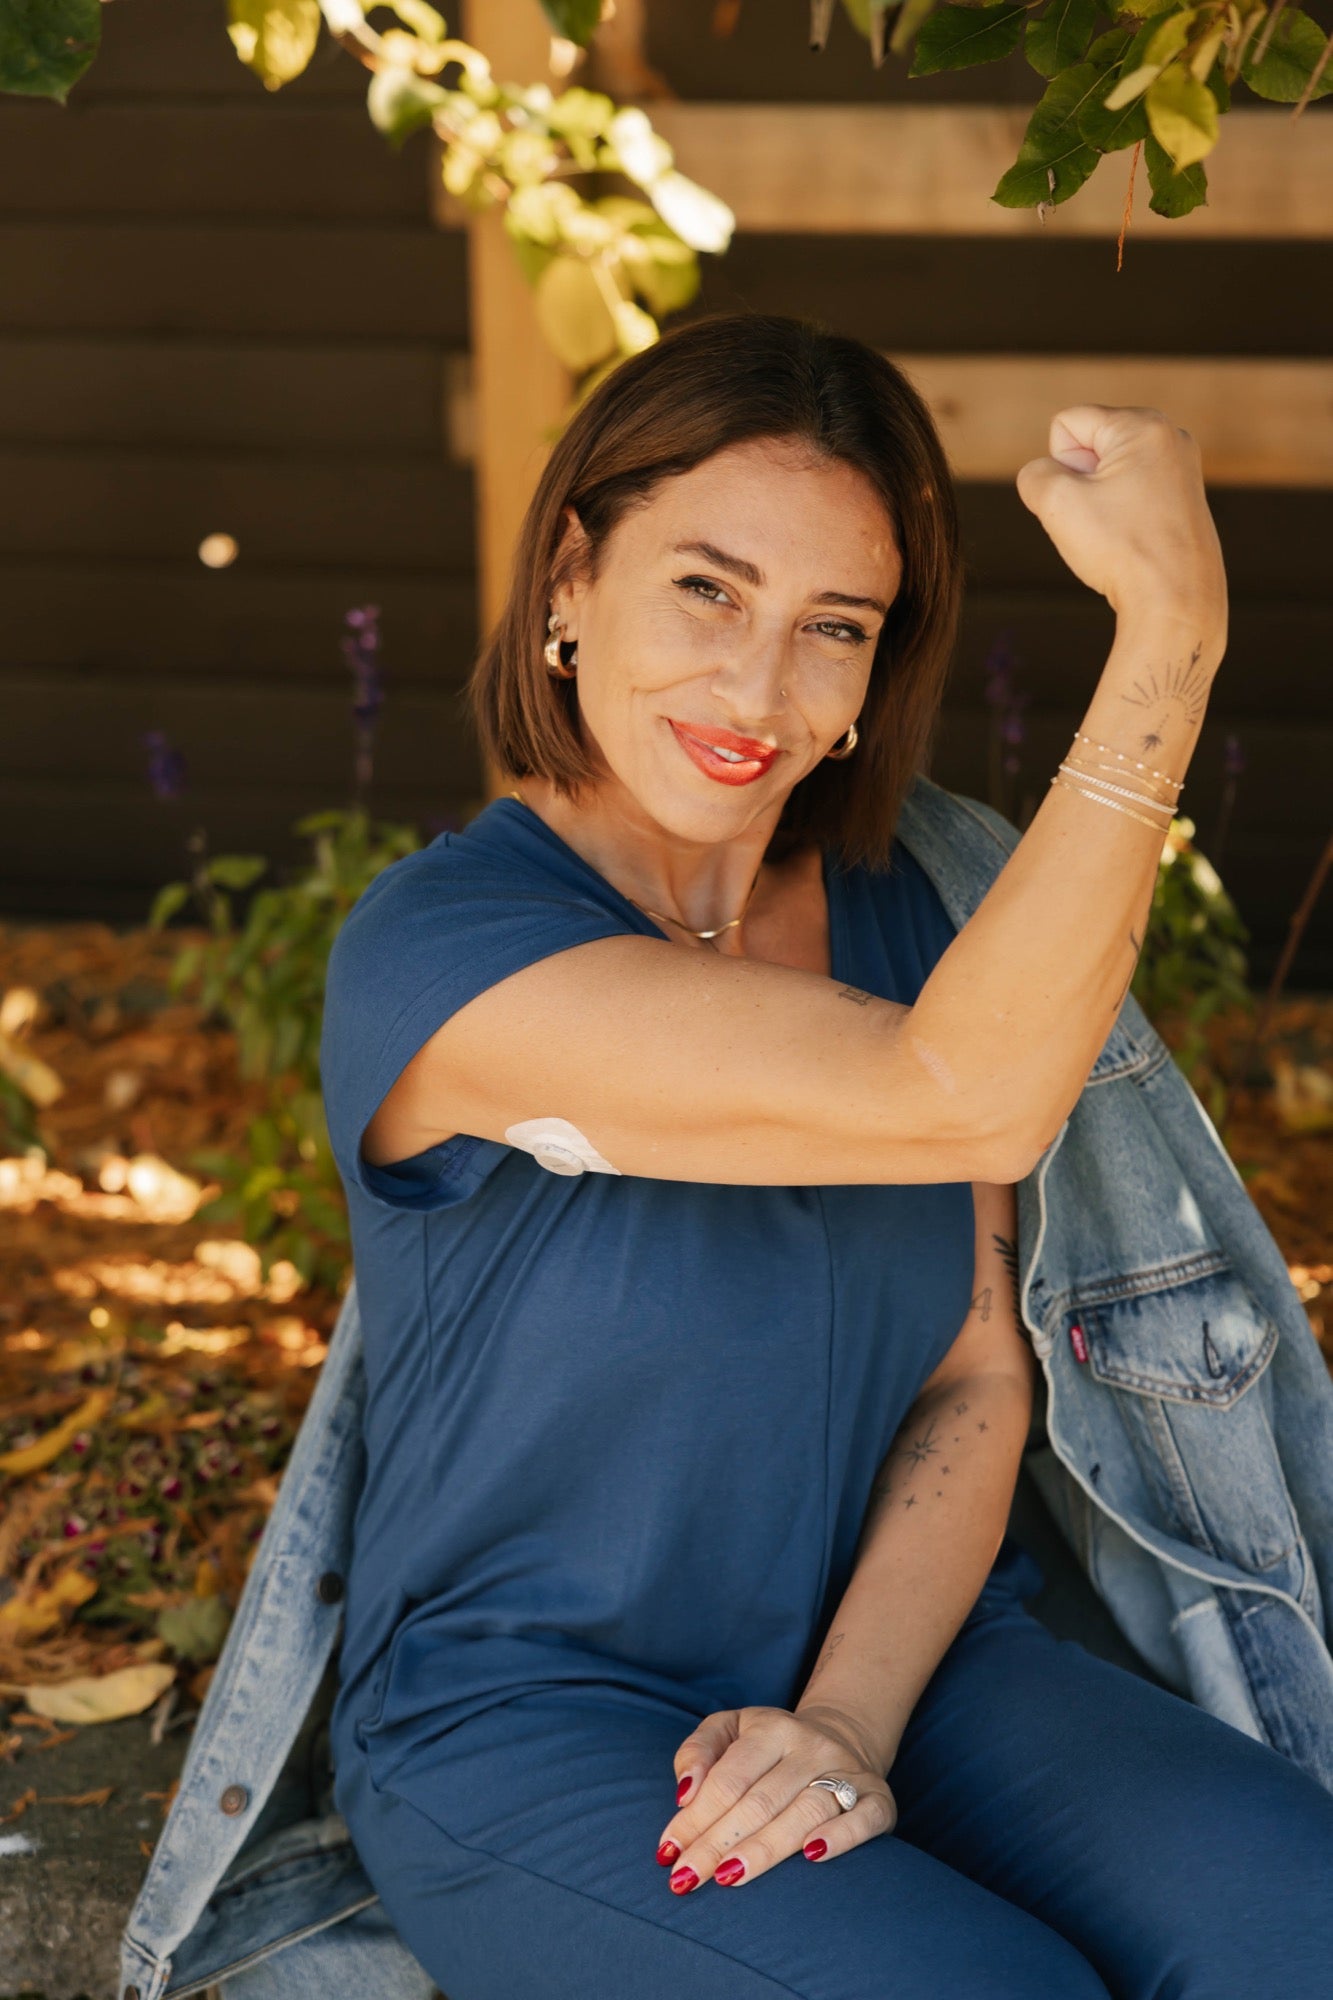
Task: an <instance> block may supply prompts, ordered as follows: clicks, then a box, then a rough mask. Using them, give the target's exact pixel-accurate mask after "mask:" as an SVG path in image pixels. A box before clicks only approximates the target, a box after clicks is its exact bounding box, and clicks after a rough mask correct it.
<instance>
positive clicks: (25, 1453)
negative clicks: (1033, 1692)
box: [0, 1389, 115, 1479]
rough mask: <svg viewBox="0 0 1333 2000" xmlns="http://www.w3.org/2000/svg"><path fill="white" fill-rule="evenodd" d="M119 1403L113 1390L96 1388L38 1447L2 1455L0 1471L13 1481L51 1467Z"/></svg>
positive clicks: (39, 1442) (26, 1447)
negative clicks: (53, 1461)
mask: <svg viewBox="0 0 1333 2000" xmlns="http://www.w3.org/2000/svg"><path fill="white" fill-rule="evenodd" d="M114 1401H115V1392H114V1391H113V1390H111V1389H94V1390H93V1392H92V1394H91V1396H85V1397H84V1400H83V1401H82V1402H81V1403H80V1404H79V1407H78V1409H77V1410H71V1412H70V1414H69V1415H68V1416H67V1417H66V1418H65V1420H64V1422H63V1423H59V1424H57V1425H56V1426H55V1428H54V1429H53V1430H49V1431H47V1433H46V1435H45V1436H44V1437H39V1438H38V1440H37V1442H36V1443H35V1444H29V1445H24V1446H22V1447H21V1449H20V1450H18V1451H7V1452H4V1453H3V1454H0V1472H7V1473H8V1474H9V1476H10V1478H11V1479H22V1478H23V1476H24V1474H25V1473H29V1472H38V1471H40V1470H41V1468H42V1466H44V1465H49V1464H50V1463H51V1460H52V1459H53V1458H59V1456H60V1454H61V1452H62V1451H63V1450H64V1449H65V1446H66V1445H67V1444H69V1443H70V1441H71V1440H72V1439H73V1438H76V1437H77V1436H78V1434H79V1432H80V1431H87V1430H91V1429H92V1427H93V1425H94V1424H95V1423H96V1422H97V1420H98V1418H99V1417H101V1416H102V1415H103V1413H104V1412H105V1411H106V1410H107V1409H109V1408H110V1406H111V1404H112V1403H113V1402H114Z"/></svg>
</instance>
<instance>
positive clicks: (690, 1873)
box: [671, 1868, 699, 1896]
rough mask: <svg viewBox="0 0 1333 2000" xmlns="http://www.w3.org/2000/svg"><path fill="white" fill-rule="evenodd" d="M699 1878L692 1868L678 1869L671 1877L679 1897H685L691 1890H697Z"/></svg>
mask: <svg viewBox="0 0 1333 2000" xmlns="http://www.w3.org/2000/svg"><path fill="white" fill-rule="evenodd" d="M698 1886H699V1877H698V1876H697V1875H696V1874H695V1872H694V1870H693V1869H692V1868H678V1869H677V1870H676V1872H675V1874H674V1875H673V1876H672V1877H671V1887H672V1890H673V1892H674V1894H676V1895H677V1896H683V1895H684V1894H685V1893H686V1891H687V1890H689V1889H697V1888H698Z"/></svg>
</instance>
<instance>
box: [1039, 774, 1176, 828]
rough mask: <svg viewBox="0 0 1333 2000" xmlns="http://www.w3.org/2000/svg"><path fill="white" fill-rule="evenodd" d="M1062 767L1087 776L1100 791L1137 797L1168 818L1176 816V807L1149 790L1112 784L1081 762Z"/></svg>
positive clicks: (1142, 802) (1121, 796) (1126, 796)
mask: <svg viewBox="0 0 1333 2000" xmlns="http://www.w3.org/2000/svg"><path fill="white" fill-rule="evenodd" d="M1060 769H1061V770H1062V771H1073V772H1075V773H1076V774H1077V775H1078V776H1079V777H1082V778H1086V780H1087V782H1088V783H1089V784H1090V785H1096V786H1097V787H1098V789H1099V790H1100V791H1103V792H1114V793H1115V794H1116V796H1117V798H1122V799H1137V800H1138V801H1139V803H1140V805H1145V806H1151V807H1152V809H1153V811H1154V812H1164V813H1165V814H1166V816H1167V819H1168V820H1171V819H1174V818H1175V807H1174V806H1172V805H1170V804H1168V802H1167V801H1166V800H1165V799H1155V798H1153V797H1151V796H1150V794H1148V793H1147V792H1133V791H1130V790H1129V789H1128V788H1127V787H1126V786H1124V785H1112V784H1110V783H1108V782H1107V780H1106V779H1105V778H1094V777H1093V776H1092V774H1091V772H1090V771H1085V770H1084V769H1083V767H1082V766H1081V765H1080V764H1061V766H1060Z"/></svg>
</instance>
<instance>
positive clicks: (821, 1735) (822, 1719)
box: [657, 1707, 898, 1894]
mask: <svg viewBox="0 0 1333 2000" xmlns="http://www.w3.org/2000/svg"><path fill="white" fill-rule="evenodd" d="M870 1760H871V1752H870V1751H869V1749H868V1747H867V1746H866V1745H865V1744H864V1743H862V1742H861V1741H860V1740H859V1739H858V1734H857V1730H856V1726H855V1724H854V1723H852V1722H851V1721H850V1720H849V1719H848V1718H846V1717H844V1716H842V1715H841V1714H840V1713H839V1712H838V1711H837V1710H836V1709H816V1708H814V1707H807V1708H803V1709H802V1710H801V1712H800V1713H799V1714H794V1713H793V1712H792V1711H791V1710H790V1709H785V1708H727V1709H722V1710H719V1711H718V1713H717V1714H715V1715H706V1716H705V1717H704V1719H703V1721H702V1722H701V1723H700V1724H699V1727H698V1728H697V1729H696V1730H694V1731H692V1732H691V1734H690V1735H689V1736H687V1737H686V1738H685V1741H684V1742H683V1743H682V1744H681V1746H680V1748H679V1749H678V1750H677V1752H676V1755H675V1760H674V1762H675V1771H676V1777H677V1779H684V1778H685V1777H687V1776H690V1777H692V1778H693V1781H694V1782H693V1783H692V1784H691V1786H690V1788H689V1790H688V1791H687V1792H686V1793H685V1795H684V1802H683V1804H682V1807H681V1810H680V1811H679V1812H678V1813H677V1814H676V1815H675V1817H674V1818H673V1819H670V1820H668V1822H667V1824H666V1827H665V1829H664V1831H663V1834H662V1844H661V1845H660V1846H659V1848H658V1851H657V1858H658V1860H659V1861H660V1862H661V1863H662V1865H663V1866H664V1867H666V1866H670V1868H671V1886H672V1888H673V1889H674V1890H676V1891H677V1893H679V1894H685V1893H686V1892H688V1891H689V1890H691V1889H693V1888H695V1887H696V1886H698V1884H700V1883H703V1882H706V1881H707V1880H708V1878H709V1876H710V1875H711V1876H715V1877H717V1879H718V1880H719V1881H720V1882H721V1883H723V1884H724V1885H726V1886H730V1885H731V1883H733V1882H748V1881H750V1880H752V1879H753V1877H754V1876H756V1875H762V1874H763V1873H764V1871H765V1870H766V1869H768V1868H772V1867H773V1866H774V1865H775V1863H777V1862H779V1861H785V1860H786V1859H787V1857H788V1855H791V1854H796V1853H798V1852H800V1851H801V1850H802V1849H804V1847H805V1846H806V1843H807V1842H809V1841H813V1840H821V1841H823V1842H824V1843H825V1851H824V1853H823V1854H822V1855H818V1854H812V1855H811V1856H810V1857H809V1858H810V1859H811V1860H818V1859H824V1860H832V1859H833V1857H834V1856H835V1855H838V1854H844V1853H845V1852H846V1851H847V1849H848V1848H849V1847H859V1846H860V1845H861V1843H862V1841H865V1840H873V1838H874V1837H875V1835H876V1834H878V1833H888V1832H891V1831H892V1829H893V1827H894V1826H895V1825H896V1824H897V1820H898V1807H897V1805H896V1803H895V1801H894V1797H893V1794H892V1792H891V1791H890V1790H889V1787H888V1785H887V1784H886V1783H885V1781H884V1778H883V1777H882V1776H881V1774H880V1773H879V1772H878V1771H877V1770H874V1769H873V1768H872V1767H871V1761H870ZM823 1777H832V1778H850V1779H851V1781H852V1783H853V1784H854V1785H855V1786H856V1789H857V1791H858V1792H859V1793H860V1795H861V1796H860V1797H859V1799H858V1800H857V1802H856V1804H855V1805H854V1806H853V1807H852V1810H851V1811H850V1812H844V1811H843V1810H842V1808H841V1806H840V1805H839V1804H838V1801H837V1799H836V1798H835V1797H834V1796H833V1793H832V1792H829V1791H824V1790H819V1791H809V1790H808V1789H807V1787H808V1785H809V1783H810V1780H811V1778H823ZM729 1861H740V1862H741V1863H743V1869H742V1871H741V1872H740V1873H739V1874H737V1873H736V1872H735V1871H734V1870H729V1869H727V1868H726V1867H723V1868H722V1873H721V1875H720V1876H718V1875H717V1870H718V1868H719V1866H720V1865H721V1864H722V1863H724V1862H729ZM682 1871H684V1872H682ZM690 1871H692V1872H693V1875H694V1877H695V1878H696V1880H691V1879H690Z"/></svg>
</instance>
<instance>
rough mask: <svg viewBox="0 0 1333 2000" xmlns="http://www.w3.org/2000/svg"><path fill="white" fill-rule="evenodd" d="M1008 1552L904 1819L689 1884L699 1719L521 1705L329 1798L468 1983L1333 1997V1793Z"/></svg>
mask: <svg viewBox="0 0 1333 2000" xmlns="http://www.w3.org/2000/svg"><path fill="white" fill-rule="evenodd" d="M1041 1581H1042V1577H1041V1571H1040V1569H1039V1568H1038V1566H1037V1564H1036V1562H1035V1560H1034V1559H1033V1558H1032V1557H1031V1556H1030V1555H1029V1554H1027V1553H1026V1551H1020V1550H1017V1549H1014V1550H1012V1553H1011V1554H1010V1555H1009V1556H1008V1557H1007V1558H1006V1559H1005V1560H1003V1561H1002V1562H1001V1563H1000V1564H999V1565H997V1570H996V1571H995V1572H993V1573H992V1578H991V1579H990V1580H989V1581H988V1583H987V1585H986V1588H985V1589H984V1590H983V1592H982V1594H981V1596H980V1597H979V1599H978V1601H977V1603H976V1604H975V1605H974V1607H973V1609H972V1611H971V1613H970V1614H969V1616H968V1618H967V1620H966V1622H965V1623H964V1625H963V1626H962V1628H961V1629H960V1631H959V1633H958V1634H957V1636H956V1638H955V1639H954V1641H953V1643H952V1644H951V1645H950V1647H949V1648H948V1650H947V1652H946V1653H945V1655H944V1657H943V1659H942V1660H941V1662H940V1665H939V1667H938V1668H937V1669H936V1672H935V1674H934V1675H933V1677H932V1679H931V1681H930V1683H929V1685H928V1686H927V1687H926V1689H925V1690H924V1692H923V1694H922V1696H921V1699H920V1701H919V1702H918V1703H917V1706H916V1709H915V1710H914V1712H913V1714H912V1717H911V1719H910V1721H909V1723H908V1726H907V1729H906V1731H905V1732H904V1735H903V1738H902V1741H901V1743H900V1746H899V1751H898V1756H897V1758H896V1761H895V1763H894V1765H893V1768H892V1770H891V1771H890V1772H889V1782H890V1786H891V1788H892V1791H893V1794H894V1797H895V1799H896V1801H897V1804H898V1809H899V1818H898V1822H897V1825H896V1827H895V1828H894V1830H893V1831H892V1832H891V1833H887V1834H881V1835H879V1836H878V1837H877V1838H875V1839H873V1840H870V1841H868V1842H866V1843H865V1844H864V1845H862V1846H860V1847H857V1848H854V1849H852V1850H851V1851H850V1852H848V1853H846V1854H844V1855H840V1856H838V1857H836V1858H835V1859H834V1860H832V1861H828V1862H822V1863H821V1862H810V1861H807V1860H806V1859H805V1858H804V1857H803V1856H802V1855H800V1854H797V1855H794V1856H793V1857H792V1858H791V1859H789V1860H786V1861H783V1862H780V1863H779V1864H778V1865H777V1866H776V1867H774V1868H772V1869H770V1870H769V1871H767V1872H766V1873H764V1874H762V1875H758V1876H756V1877H755V1878H754V1879H753V1880H752V1881H750V1882H748V1883H744V1882H743V1883H741V1884H739V1885H738V1886H736V1887H734V1888H722V1887H720V1886H719V1885H717V1884H716V1883H714V1882H711V1881H710V1882H707V1883H705V1884H703V1885H702V1886H701V1887H700V1888H698V1889H696V1890H694V1891H693V1892H691V1893H690V1894H689V1895H686V1896H679V1897H678V1896H675V1895H673V1894H672V1892H671V1890H670V1889H669V1888H668V1886H667V1874H668V1871H667V1870H666V1869H665V1868H662V1867H659V1865H658V1864H657V1862H656V1860H655V1858H654V1850H655V1848H656V1844H657V1840H658V1837H659V1835H660V1833H661V1830H662V1828H663V1827H664V1826H665V1824H666V1822H667V1820H668V1819H669V1818H670V1817H671V1815H672V1813H673V1812H674V1810H675V1793H674V1776H673V1772H672V1766H671V1759H672V1756H673V1754H674V1752H675V1750H676V1747H677V1745H678V1744H679V1743H680V1741H681V1740H682V1738H683V1737H684V1736H685V1735H686V1734H687V1733H688V1731H689V1729H690V1728H691V1726H692V1721H693V1720H696V1719H697V1717H693V1718H692V1717H691V1715H690V1714H689V1713H687V1712H686V1711H684V1710H682V1711H679V1712H669V1711H667V1710H665V1709H661V1708H648V1707H645V1705H644V1704H643V1703H642V1702H641V1701H639V1700H638V1699H637V1697H636V1699H635V1700H634V1701H633V1702H630V1701H624V1702H621V1701H618V1700H616V1699H615V1691H614V1690H608V1692H607V1695H606V1696H605V1697H603V1696H602V1695H601V1693H600V1691H599V1693H598V1694H597V1695H596V1696H594V1695H593V1694H592V1693H589V1695H588V1696H587V1698H586V1699H585V1700H584V1701H583V1702H582V1705H580V1704H579V1703H578V1702H577V1701H575V1700H573V1699H571V1695H570V1692H569V1690H568V1689H566V1690H563V1691H562V1692H561V1694H560V1695H559V1697H558V1698H552V1697H549V1696H547V1695H545V1694H540V1695H524V1696H521V1697H519V1698H517V1699H515V1700H513V1701H510V1702H507V1703H505V1704H503V1705H502V1706H500V1707H499V1708H497V1709H494V1710H492V1711H490V1712H489V1714H487V1715H486V1716H484V1717H479V1718H475V1719H474V1720H472V1721H470V1722H468V1723H465V1724H464V1725H462V1726H461V1727H460V1728H459V1729H456V1730H454V1731H452V1732H449V1733H447V1734H446V1735H445V1736H444V1737H442V1738H441V1739H440V1740H439V1741H438V1742H437V1743H436V1744H435V1745H433V1746H429V1747H427V1748H426V1749H424V1750H418V1751H417V1752H416V1753H414V1756H413V1757H412V1759H411V1760H410V1761H409V1762H408V1763H407V1764H406V1765H404V1766H402V1767H400V1768H397V1769H394V1770H392V1771H390V1772H389V1773H383V1772H381V1773H378V1774H376V1773H375V1772H374V1771H373V1770H372V1768H371V1764H370V1763H369V1762H368V1761H367V1759H366V1757H365V1755H364V1754H363V1753H361V1752H359V1751H352V1752H350V1754H349V1753H348V1751H346V1750H344V1751H343V1753H342V1755H341V1757H340V1760H339V1763H338V1768H337V1776H336V1791H335V1799H336V1802H337V1805H338V1808H339V1810H340V1811H341V1812H342V1813H343V1814H344V1816H345V1817H346V1819H347V1822H348V1826H349V1829H350V1831H351V1835H352V1839H353V1841H354V1843H355V1845H356V1847H357V1849H358V1852H359V1853H360V1856H361V1859H362V1861H363V1863H364V1865H365V1868H366V1870H367V1873H368V1874H369V1876H370V1878H371V1881H372V1882H373V1883H374V1885H375V1887H376V1888H377V1889H378V1890H379V1893H380V1895H381V1897H382V1899H383V1903H384V1907H385V1910H386V1912H387V1914H388V1916H389V1918H390V1919H391V1921H392V1923H393V1926H394V1928H395V1930H396V1931H397V1933H398V1935H399V1937H400V1938H401V1939H402V1941H403V1942H404V1943H405V1944H406V1945H407V1947H408V1949H409V1950H410V1951H411V1952H412V1953H413V1954H414V1955H415V1957H416V1958H417V1959H418V1960H419V1961H420V1963H421V1965H422V1966H423V1967H424V1968H425V1970H426V1971H427V1972H428V1973H429V1975H430V1977H431V1978H433V1979H434V1980H435V1981H436V1983H437V1984H438V1986H439V1987H440V1988H441V1989H442V1991H443V1992H444V1993H445V1994H446V1995H447V1996H448V2000H536V1996H538V1995H540V1996H541V2000H588V1996H589V1995H590V1994H598V1995H606V1996H608V2000H778V1996H788V2000H791V1996H795V1997H796V2000H941V1995H945V1994H947V1995H950V1996H958V2000H1106V1995H1107V1994H1108V1993H1109V1994H1112V1995H1114V1996H1116V2000H1278V1996H1279V1995H1281V1996H1284V2000H1285V1996H1302V1997H1303V2000H1304V1996H1310V2000H1313V1996H1314V1995H1315V1994H1322V1993H1328V1992H1330V1991H1333V1897H1330V1895H1329V1882H1330V1879H1333V1794H1330V1793H1329V1792H1327V1791H1326V1790H1325V1789H1324V1788H1323V1787H1322V1786H1321V1785H1319V1784H1318V1783H1317V1782H1316V1781H1315V1780H1314V1779H1313V1778H1311V1777H1310V1776H1308V1775H1307V1774H1306V1773H1305V1772H1303V1771H1302V1770H1300V1769H1299V1768H1298V1767H1297V1766H1296V1765H1294V1764H1293V1763H1291V1762H1289V1761H1288V1760H1287V1759H1286V1758H1285V1757H1283V1756H1281V1755H1280V1754H1279V1753H1278V1752H1277V1751H1275V1750H1272V1749H1270V1748H1268V1747H1267V1746H1266V1745H1264V1744H1261V1743H1258V1742H1256V1741H1255V1740H1254V1739H1253V1738H1251V1737H1249V1736H1246V1735H1244V1734H1242V1732H1241V1731H1239V1730H1237V1729H1234V1728H1233V1727H1232V1726H1231V1725H1230V1724H1229V1723H1225V1722H1222V1721H1219V1720H1218V1719H1217V1718H1216V1717H1214V1716H1211V1715H1209V1714H1207V1713H1206V1712H1205V1711H1204V1710H1202V1709H1200V1708H1197V1707H1195V1706H1194V1705H1193V1704H1192V1703H1190V1702H1188V1701H1185V1700H1184V1699H1182V1698H1181V1697H1180V1696H1178V1695H1175V1694H1172V1693H1170V1692H1169V1691H1168V1690H1166V1689H1165V1688H1162V1687H1159V1686H1157V1685H1156V1684H1154V1683H1153V1682H1150V1681H1147V1680H1144V1679H1141V1678H1140V1677H1139V1676H1138V1675H1136V1674H1133V1673H1130V1672H1127V1671H1126V1670H1125V1669H1123V1668H1120V1667H1116V1666H1113V1665H1111V1664H1110V1663H1109V1662H1107V1661H1104V1660H1101V1659H1098V1658H1097V1657H1095V1656H1094V1655H1093V1654H1091V1653H1089V1652H1088V1651H1087V1650H1086V1649H1085V1648H1084V1647H1082V1646H1081V1645H1079V1644H1078V1643H1077V1642H1076V1641H1073V1640H1061V1639H1056V1638H1054V1637H1053V1636H1052V1635H1051V1633H1050V1632H1048V1631H1047V1630H1046V1628H1045V1627H1044V1626H1043V1625H1042V1624H1041V1623H1040V1622H1039V1621H1038V1620H1037V1619H1036V1618H1035V1617H1034V1616H1033V1615H1032V1614H1031V1613H1030V1612H1029V1611H1027V1610H1026V1609H1025V1607H1024V1604H1023V1602H1022V1599H1023V1598H1024V1597H1030V1596H1032V1595H1033V1593H1034V1592H1035V1591H1036V1590H1037V1589H1038V1588H1040V1585H1041Z"/></svg>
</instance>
